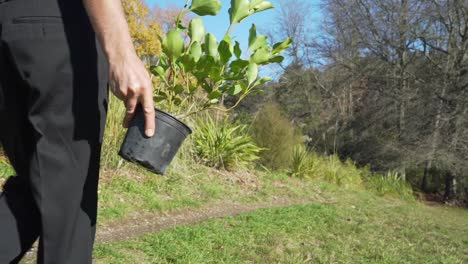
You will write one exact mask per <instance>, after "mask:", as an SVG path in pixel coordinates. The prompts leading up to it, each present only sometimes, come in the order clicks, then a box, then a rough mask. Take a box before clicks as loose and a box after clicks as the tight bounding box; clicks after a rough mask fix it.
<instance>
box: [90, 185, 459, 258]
mask: <svg viewBox="0 0 468 264" xmlns="http://www.w3.org/2000/svg"><path fill="white" fill-rule="evenodd" d="M333 194H334V196H335V198H336V199H335V201H336V202H335V203H332V204H309V205H300V206H292V207H285V208H273V209H261V210H257V211H254V212H251V213H247V214H242V215H239V216H236V217H227V218H223V219H216V220H209V221H206V222H203V223H200V224H197V225H193V226H180V227H177V228H174V229H171V230H168V231H164V232H162V233H158V234H152V235H147V236H145V237H142V238H140V239H135V240H131V241H126V242H119V243H111V244H101V245H98V246H97V247H96V250H95V258H96V263H468V212H467V211H466V210H462V209H454V208H446V207H428V206H426V205H422V204H420V203H417V202H404V201H400V200H394V199H385V198H380V197H377V196H375V195H373V194H370V193H367V192H351V191H348V192H344V191H339V190H336V191H333Z"/></svg>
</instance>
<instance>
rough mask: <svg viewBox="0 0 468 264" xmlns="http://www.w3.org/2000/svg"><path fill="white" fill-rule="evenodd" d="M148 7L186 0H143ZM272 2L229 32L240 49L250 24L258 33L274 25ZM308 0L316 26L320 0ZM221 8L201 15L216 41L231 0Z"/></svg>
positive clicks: (225, 22) (180, 3)
mask: <svg viewBox="0 0 468 264" xmlns="http://www.w3.org/2000/svg"><path fill="white" fill-rule="evenodd" d="M144 1H146V3H147V4H148V6H149V7H150V8H153V7H154V6H155V5H157V6H159V7H161V8H164V7H166V6H168V5H171V6H178V7H182V6H183V5H184V3H185V2H186V0H144ZM269 1H270V2H272V3H273V4H274V5H275V7H276V8H274V9H270V10H266V11H263V12H260V13H256V14H254V15H252V16H251V17H249V18H247V19H245V20H244V21H242V23H241V24H240V25H238V26H237V27H236V28H235V30H234V31H233V32H232V33H231V36H232V37H233V38H234V39H235V40H238V41H239V42H240V43H241V44H242V45H241V47H242V50H244V51H245V50H246V49H247V41H248V35H249V29H250V27H251V26H252V24H255V25H256V26H257V31H258V33H259V34H262V31H263V33H265V32H266V31H267V30H268V29H269V28H271V27H274V26H275V25H274V18H275V17H276V16H277V15H278V12H279V9H278V7H279V1H280V0H269ZM305 1H310V3H311V5H312V9H313V10H312V14H310V17H309V21H310V23H311V28H314V27H316V26H317V25H318V24H319V23H320V19H321V12H320V10H319V8H318V4H319V3H320V0H305ZM221 3H222V8H221V11H220V13H219V14H218V15H217V16H205V17H202V19H203V22H204V24H205V28H206V31H207V32H209V33H213V34H214V35H215V36H216V37H217V38H218V41H219V40H220V39H222V38H223V36H224V34H225V33H226V30H227V28H228V27H229V14H228V9H229V7H230V5H231V0H221ZM267 74H268V75H271V74H272V72H271V69H270V70H268V73H267Z"/></svg>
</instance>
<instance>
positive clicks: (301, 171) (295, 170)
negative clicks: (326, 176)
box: [290, 144, 314, 178]
mask: <svg viewBox="0 0 468 264" xmlns="http://www.w3.org/2000/svg"><path fill="white" fill-rule="evenodd" d="M313 172H314V160H313V158H312V157H311V154H310V153H309V152H308V151H307V149H306V148H305V147H304V145H302V144H301V145H297V146H295V147H294V149H293V155H292V161H291V171H290V175H291V176H293V177H299V178H305V177H309V176H311V174H313Z"/></svg>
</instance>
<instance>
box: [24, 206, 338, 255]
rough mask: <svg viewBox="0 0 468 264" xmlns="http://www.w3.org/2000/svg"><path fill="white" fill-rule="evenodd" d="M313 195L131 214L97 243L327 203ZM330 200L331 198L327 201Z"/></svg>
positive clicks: (100, 231) (103, 232)
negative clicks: (183, 226) (259, 210)
mask: <svg viewBox="0 0 468 264" xmlns="http://www.w3.org/2000/svg"><path fill="white" fill-rule="evenodd" d="M326 202H327V201H324V200H317V199H316V198H315V199H313V198H310V199H298V198H289V197H274V198H273V200H272V201H268V202H254V203H248V204H241V203H238V202H232V201H218V202H216V203H212V204H209V205H206V206H203V207H201V208H196V209H181V210H178V211H173V212H168V213H145V214H134V215H132V216H130V217H128V218H126V219H125V220H121V221H115V222H110V223H108V224H106V225H105V226H101V227H99V228H98V231H97V237H96V242H97V243H107V242H117V241H122V240H129V239H132V238H136V237H140V236H143V235H145V234H150V233H157V232H160V231H163V230H167V229H170V228H172V227H175V226H179V225H187V224H195V223H199V222H202V221H205V220H208V219H213V218H221V217H228V216H235V215H238V214H241V213H246V212H251V211H254V210H257V209H262V208H274V207H284V206H292V205H298V204H308V203H326ZM328 202H330V201H328ZM35 255H36V247H34V248H33V249H32V250H31V251H30V252H28V254H27V256H26V258H25V261H23V262H22V263H24V264H26V263H34V256H35Z"/></svg>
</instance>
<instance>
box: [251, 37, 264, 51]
mask: <svg viewBox="0 0 468 264" xmlns="http://www.w3.org/2000/svg"><path fill="white" fill-rule="evenodd" d="M263 47H268V42H267V36H265V35H261V36H258V37H257V38H256V39H255V41H254V43H252V45H251V46H250V47H249V48H250V50H251V51H256V50H258V49H259V48H263Z"/></svg>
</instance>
